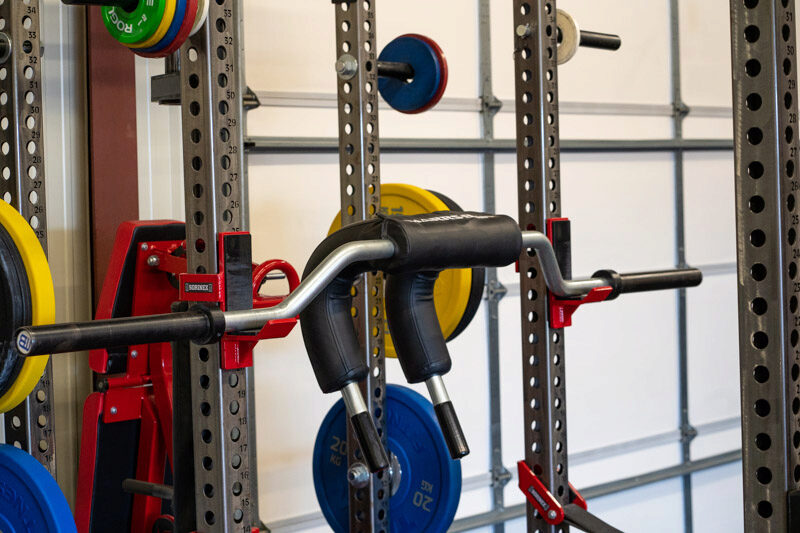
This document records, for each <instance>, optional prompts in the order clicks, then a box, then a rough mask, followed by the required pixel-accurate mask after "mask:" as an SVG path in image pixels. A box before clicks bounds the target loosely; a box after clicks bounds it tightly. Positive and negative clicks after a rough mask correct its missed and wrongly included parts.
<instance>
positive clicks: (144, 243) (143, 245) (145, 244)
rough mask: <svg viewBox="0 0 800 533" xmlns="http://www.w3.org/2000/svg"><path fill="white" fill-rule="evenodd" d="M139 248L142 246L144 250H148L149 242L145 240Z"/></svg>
mask: <svg viewBox="0 0 800 533" xmlns="http://www.w3.org/2000/svg"><path fill="white" fill-rule="evenodd" d="M139 248H141V249H142V250H143V251H147V248H148V246H147V243H146V242H143V243H142V244H141V245H140V246H139Z"/></svg>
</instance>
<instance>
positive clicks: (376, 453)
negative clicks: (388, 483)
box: [350, 411, 389, 473]
mask: <svg viewBox="0 0 800 533" xmlns="http://www.w3.org/2000/svg"><path fill="white" fill-rule="evenodd" d="M350 423H351V424H352V425H353V430H354V431H355V434H356V437H357V438H358V444H359V446H360V447H361V453H363V454H364V462H365V463H366V464H367V468H369V471H370V472H372V473H375V472H380V471H381V470H385V469H386V468H388V467H389V456H388V455H387V454H386V450H385V449H384V447H383V444H382V443H381V438H380V436H379V435H378V429H377V428H376V427H375V421H374V420H373V419H372V415H370V414H369V412H368V411H363V412H361V413H358V414H356V415H353V416H351V417H350Z"/></svg>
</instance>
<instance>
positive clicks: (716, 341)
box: [138, 0, 742, 533]
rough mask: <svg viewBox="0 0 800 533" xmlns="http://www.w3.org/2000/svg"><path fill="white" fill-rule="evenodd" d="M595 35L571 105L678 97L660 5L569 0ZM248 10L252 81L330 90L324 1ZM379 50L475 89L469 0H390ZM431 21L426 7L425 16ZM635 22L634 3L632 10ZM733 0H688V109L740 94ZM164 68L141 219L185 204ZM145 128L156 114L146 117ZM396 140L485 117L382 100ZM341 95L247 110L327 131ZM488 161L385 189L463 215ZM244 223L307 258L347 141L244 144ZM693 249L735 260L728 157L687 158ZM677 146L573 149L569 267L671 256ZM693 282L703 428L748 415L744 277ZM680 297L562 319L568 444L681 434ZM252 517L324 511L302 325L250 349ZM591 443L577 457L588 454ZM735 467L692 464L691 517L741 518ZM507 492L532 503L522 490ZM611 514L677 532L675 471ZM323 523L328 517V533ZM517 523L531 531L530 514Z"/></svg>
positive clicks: (464, 357)
mask: <svg viewBox="0 0 800 533" xmlns="http://www.w3.org/2000/svg"><path fill="white" fill-rule="evenodd" d="M559 6H560V7H561V8H562V9H566V10H568V11H570V12H571V13H572V14H573V16H575V18H576V19H577V20H578V21H579V23H580V24H581V25H582V26H583V27H585V28H586V29H596V30H598V31H608V32H614V33H619V34H620V35H622V37H623V42H624V44H623V47H622V49H621V50H620V51H619V52H618V53H615V54H611V53H605V52H598V51H584V50H581V51H580V52H579V54H578V56H577V57H576V58H575V59H574V60H573V61H572V62H570V63H569V64H567V65H565V66H563V67H562V68H561V69H560V70H559V76H560V91H561V101H562V102H567V101H572V102H575V101H578V102H596V103H609V102H613V103H638V104H657V105H668V104H669V103H670V57H669V22H668V15H669V11H668V2H667V1H666V0H658V1H656V0H635V1H630V0H627V1H625V0H608V1H605V2H595V1H591V0H572V1H568V0H563V1H562V2H560V3H559ZM245 7H246V10H247V11H246V27H245V32H246V47H247V74H248V77H247V79H248V83H249V85H250V86H251V87H252V88H253V89H254V90H256V91H284V92H312V93H327V94H332V93H334V92H335V77H334V73H333V72H332V65H333V60H334V59H335V52H334V33H333V30H334V23H333V12H332V8H331V6H330V4H329V3H328V4H326V3H325V2H321V3H319V4H317V3H314V5H313V6H312V5H311V3H308V2H294V3H292V2H262V1H254V0H250V1H247V2H245ZM378 7H379V9H378V42H379V46H382V45H383V44H385V43H386V42H388V41H389V40H390V39H391V38H393V37H394V36H396V35H398V34H401V33H406V32H409V31H413V32H417V33H423V34H427V35H429V36H430V37H432V38H434V39H435V40H437V41H438V42H439V43H440V44H441V46H442V47H443V49H444V50H445V53H446V54H447V57H448V61H449V64H450V85H449V87H448V90H447V93H446V95H445V96H446V97H467V98H476V97H477V95H478V72H477V64H478V43H477V2H475V1H472V2H466V1H464V0H440V1H439V2H435V3H433V2H427V1H425V0H408V1H403V2H387V1H384V2H380V4H379V6H378ZM419 13H425V16H416V14H419ZM620 14H624V16H620ZM492 17H493V42H492V47H493V61H494V67H493V68H494V84H495V93H496V94H497V95H498V96H499V97H501V98H502V99H505V100H508V99H513V94H514V88H513V61H512V33H511V32H512V31H513V24H512V22H511V6H510V2H508V1H499V0H498V1H496V2H492ZM728 20H729V15H728V2H727V1H726V0H684V1H682V2H681V25H682V32H681V45H682V56H681V60H682V62H683V69H682V75H683V91H684V95H685V96H684V98H685V99H686V101H687V103H688V104H689V105H690V106H692V105H714V106H720V105H722V106H725V105H728V106H729V105H730V100H731V97H730V93H731V90H730V67H729V64H730V52H729V36H728V33H729V29H728ZM153 65H154V64H153V63H152V62H151V63H146V62H144V61H141V62H140V63H138V69H139V70H138V73H139V82H140V83H139V86H140V91H139V92H140V95H141V96H140V102H139V110H140V118H141V120H140V122H139V125H140V128H139V135H140V140H141V141H142V147H141V148H140V172H141V182H140V183H141V192H140V205H141V214H142V216H143V217H148V218H165V217H170V218H183V216H184V214H183V211H182V207H181V199H180V196H181V185H180V180H181V170H180V164H179V161H180V159H179V155H176V154H179V153H180V149H181V148H180V129H179V124H178V122H177V121H178V119H179V117H178V116H177V114H176V113H175V111H174V110H172V111H167V110H165V109H163V108H161V109H159V108H157V107H156V106H153V105H151V104H147V103H146V96H147V94H146V93H147V86H148V82H147V75H148V74H151V72H149V71H148V69H149V68H160V66H157V67H154V66H153ZM144 124H148V127H147V128H145V127H144ZM513 125H514V117H513V114H511V113H508V112H503V113H500V114H499V115H498V117H497V133H496V136H497V137H498V138H511V137H513V136H514V126H513ZM380 127H381V134H382V135H383V136H386V137H401V136H405V137H415V136H417V137H437V136H438V137H476V136H478V135H479V120H478V117H477V115H476V114H474V113H459V112H441V111H433V112H430V113H426V114H422V115H417V116H406V115H400V114H398V113H395V112H393V111H391V110H387V109H386V108H385V106H384V108H383V112H382V113H381V124H380ZM685 129H686V135H687V136H690V137H703V138H707V137H717V138H730V137H731V132H732V125H731V121H730V120H724V119H722V120H720V119H692V118H690V119H687V121H686V128H685ZM336 132H337V119H336V111H335V109H332V108H331V109H308V108H296V109H292V108H266V107H265V108H260V109H258V110H255V111H252V112H250V114H249V134H250V135H259V136H269V135H275V136H335V135H336ZM671 135H672V123H671V119H670V118H668V117H663V116H650V117H633V116H624V117H612V116H597V115H587V116H578V115H563V116H562V138H564V139H579V138H619V139H637V138H641V139H653V138H668V137H670V136H671ZM479 163H480V159H479V157H478V156H476V155H463V154H461V155H453V154H444V155H384V156H383V158H382V169H383V170H382V179H383V181H384V182H407V183H413V184H416V185H419V186H422V187H426V188H431V189H435V190H439V191H441V192H443V193H445V194H447V195H449V196H451V197H452V198H453V199H454V200H456V201H457V202H458V203H460V204H461V206H462V207H464V208H467V209H474V210H479V209H480V208H481V205H482V187H481V173H480V166H479ZM249 168H250V195H251V204H250V212H251V221H252V224H251V230H252V233H253V242H254V257H256V258H259V259H262V260H263V259H268V258H274V257H280V258H284V259H288V260H289V261H291V262H292V263H293V264H294V265H295V266H296V268H298V270H299V269H301V268H302V267H303V266H304V264H305V260H306V258H307V257H308V255H309V254H310V252H311V251H312V250H313V248H314V247H315V246H316V244H317V243H318V242H319V241H320V240H321V239H322V238H324V236H325V234H326V232H327V228H328V226H329V223H330V221H331V219H332V218H333V217H334V216H335V214H336V212H337V211H338V198H339V194H338V191H339V187H338V164H337V157H336V156H334V155H319V154H315V155H254V156H251V157H250V167H249ZM685 168H686V176H685V187H684V192H685V195H686V205H685V208H686V211H685V212H686V225H687V255H688V260H689V262H690V263H692V264H695V265H706V264H719V263H724V264H730V263H732V262H734V261H735V248H734V246H735V245H734V243H735V235H734V218H733V217H734V211H733V206H734V201H733V166H732V154H730V153H692V154H689V155H687V156H686V167H685ZM673 171H674V160H673V157H672V156H671V155H669V154H657V153H645V154H628V155H626V154H613V155H602V154H585V155H573V154H565V155H564V156H563V157H562V176H563V179H562V187H563V202H562V204H563V205H562V213H563V214H564V215H565V216H569V217H570V218H571V219H572V222H573V226H572V227H573V239H574V242H573V254H574V256H573V268H574V272H575V274H576V275H582V274H590V273H591V272H593V271H594V270H596V269H598V268H600V267H610V268H614V269H616V270H618V271H622V272H624V271H635V270H640V269H659V268H667V267H671V266H672V265H673V264H674V262H675V251H674V249H675V245H674V240H675V230H674V225H675V214H674V188H673ZM497 199H498V202H497V203H498V206H497V207H498V211H499V212H502V213H507V214H510V215H512V216H516V166H515V160H514V157H513V156H510V155H502V156H499V157H498V158H497ZM723 272H726V273H723V274H721V275H715V276H709V277H707V278H706V280H705V282H704V284H703V286H702V287H700V288H698V289H692V290H691V291H689V303H688V305H689V308H688V316H689V357H690V376H689V385H690V415H691V421H692V423H694V424H704V423H709V422H716V421H719V420H726V419H729V418H731V417H737V416H738V415H739V398H738V383H739V382H738V349H737V341H736V338H737V337H736V320H737V319H736V303H735V302H736V293H735V287H736V278H735V274H734V271H733V270H732V269H730V268H729V269H728V270H727V271H725V270H724V269H723ZM500 277H501V280H502V281H503V282H504V283H506V284H507V285H508V286H509V287H510V288H511V291H510V294H509V296H508V297H507V298H506V299H505V300H504V301H503V302H502V304H501V309H500V313H501V354H502V355H501V357H502V361H501V363H502V367H501V371H502V384H503V396H502V408H503V436H504V449H503V455H504V461H505V463H506V465H513V464H514V463H515V462H516V460H517V459H519V458H521V457H523V451H522V448H523V438H522V414H521V413H522V409H521V402H522V400H521V387H520V378H519V366H520V353H519V312H518V309H519V302H518V290H517V291H516V292H515V291H514V288H515V284H516V283H517V275H516V274H515V273H514V271H513V268H507V269H503V270H502V271H501V274H500ZM676 305H677V303H676V295H675V294H673V293H654V294H643V295H630V296H626V297H623V298H621V299H619V300H617V301H615V302H611V303H606V304H602V305H594V306H587V307H585V308H582V309H581V310H580V311H579V312H578V313H577V315H576V317H575V325H574V326H573V327H572V328H571V329H569V330H568V331H567V342H566V343H567V346H568V347H569V350H568V357H567V358H566V361H567V363H566V364H567V367H568V372H567V378H568V380H567V381H568V383H569V387H568V391H569V392H568V402H567V405H568V406H569V407H568V412H569V435H570V439H569V450H570V452H571V454H572V455H573V456H575V454H581V452H586V451H589V450H593V449H596V448H598V447H602V446H607V445H613V444H617V443H624V442H626V441H629V440H633V439H640V438H646V437H650V436H653V435H659V434H662V433H665V432H671V431H674V430H675V429H676V427H677V423H678V420H679V413H678V363H677V343H676V332H677V321H676ZM484 317H485V314H484V312H483V311H481V312H479V313H478V316H477V317H476V319H475V320H474V322H473V323H472V325H471V326H470V327H469V328H468V329H467V331H466V332H465V333H463V334H462V335H461V336H460V337H459V338H458V339H456V340H455V341H454V342H452V343H450V345H449V347H450V350H451V353H452V355H453V358H454V370H453V371H452V372H451V374H449V375H448V377H447V383H448V386H449V388H450V393H451V396H452V397H453V400H454V402H455V403H456V406H457V408H458V409H459V411H460V412H462V413H470V416H468V417H467V416H464V417H463V419H462V422H463V423H464V426H465V427H464V429H465V431H466V433H467V435H468V437H469V439H470V445H471V448H472V454H471V455H470V456H469V457H468V458H466V459H465V460H463V461H462V466H463V473H464V477H465V478H469V477H471V476H475V475H480V474H484V473H485V472H486V471H488V468H489V460H488V457H489V451H488V392H487V386H486V377H485V374H486V353H485V318H484ZM387 374H388V376H389V380H390V381H393V382H402V374H401V371H400V369H399V367H398V365H397V363H396V361H389V362H387ZM256 383H257V404H258V406H259V410H258V444H259V449H258V452H259V482H260V487H259V488H260V491H259V496H260V506H261V518H262V519H263V520H264V521H265V522H267V523H269V522H271V521H275V520H278V519H283V518H288V517H292V516H296V515H299V514H305V513H311V512H315V511H317V510H318V507H317V503H316V499H315V496H314V490H313V485H312V475H311V451H312V448H313V444H314V438H315V436H316V431H317V428H318V425H319V423H320V421H321V420H322V418H323V416H324V414H325V412H326V411H327V409H328V408H329V407H330V405H332V403H333V402H334V401H336V400H337V398H336V397H334V396H333V395H330V396H323V395H322V394H320V392H319V390H318V388H317V385H316V382H315V380H314V378H313V374H312V372H311V369H310V366H309V364H308V361H307V357H306V355H305V352H304V350H303V345H302V340H301V336H300V333H299V331H296V332H294V333H293V334H292V335H290V336H289V338H287V339H284V340H276V341H269V342H263V343H261V344H260V345H259V347H258V350H257V357H256ZM739 438H740V437H739V431H738V428H733V429H731V430H729V431H727V432H723V433H717V434H714V435H712V436H709V437H700V438H698V439H697V441H695V444H694V446H693V458H694V459H698V458H702V457H705V456H708V455H713V454H716V453H720V452H723V451H727V450H732V449H736V448H738V447H739V445H740V442H739ZM584 457H585V456H584ZM679 460H680V448H679V446H678V444H677V442H674V443H672V444H666V445H661V446H659V447H655V448H650V449H645V450H642V451H638V452H636V453H627V454H623V455H618V456H615V457H613V458H610V459H604V460H594V461H590V460H580V461H578V460H576V461H574V464H573V465H572V467H571V469H570V472H571V478H572V480H573V483H574V484H575V485H576V486H578V487H581V486H584V487H585V486H589V485H594V484H598V483H603V482H606V481H611V480H615V479H619V478H623V477H627V476H632V475H635V474H639V473H643V472H646V471H649V470H653V469H657V468H661V467H667V466H672V465H674V464H676V463H677V462H678V461H679ZM740 478H741V474H740V465H739V464H733V465H730V466H726V467H721V468H717V469H714V470H710V471H707V472H703V473H700V474H697V475H695V476H693V480H694V485H695V492H694V509H695V528H696V529H697V530H698V531H719V532H726V533H727V532H732V531H741V530H742V520H741V513H740V512H739V511H738V509H740V508H741V487H740V483H741V480H740ZM489 496H490V495H489V491H488V489H480V490H473V491H471V492H469V493H465V494H464V495H463V496H462V500H461V502H462V503H461V507H460V510H459V515H458V516H459V517H461V516H466V515H469V514H473V513H476V512H481V511H487V510H489V509H490V499H489ZM506 498H507V502H508V504H515V503H520V502H522V501H523V499H522V495H521V493H520V492H519V491H518V489H517V488H516V486H515V484H510V485H509V486H508V488H507V490H506ZM590 505H591V508H592V509H593V510H594V511H595V512H597V513H598V514H599V515H600V516H602V517H604V518H607V519H608V520H610V521H612V523H614V524H615V525H616V526H617V527H619V528H620V529H623V530H625V531H633V532H636V531H641V532H648V533H650V532H658V531H664V532H674V531H680V530H681V529H682V528H683V519H682V497H681V484H680V481H679V480H670V481H666V482H663V483H658V484H654V485H650V486H647V487H644V488H641V489H637V490H631V491H628V492H625V493H623V494H618V495H613V496H608V497H605V498H600V499H597V500H595V501H591V502H590ZM326 530H327V527H320V528H318V531H326ZM508 531H524V524H523V522H522V521H521V520H517V521H513V522H511V523H510V525H509V529H508Z"/></svg>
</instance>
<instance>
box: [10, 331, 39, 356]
mask: <svg viewBox="0 0 800 533" xmlns="http://www.w3.org/2000/svg"><path fill="white" fill-rule="evenodd" d="M14 346H15V347H16V349H17V352H19V353H20V355H22V356H29V355H34V354H33V351H34V349H35V348H36V343H35V342H34V340H33V335H32V334H31V331H30V330H29V329H28V328H19V329H18V330H17V332H16V333H15V334H14Z"/></svg>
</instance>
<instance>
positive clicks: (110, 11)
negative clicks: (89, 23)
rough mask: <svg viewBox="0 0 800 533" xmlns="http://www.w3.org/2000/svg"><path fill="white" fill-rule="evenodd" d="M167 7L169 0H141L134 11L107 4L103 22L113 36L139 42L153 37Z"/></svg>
mask: <svg viewBox="0 0 800 533" xmlns="http://www.w3.org/2000/svg"><path fill="white" fill-rule="evenodd" d="M173 3H174V0H173ZM166 7H167V0H139V3H138V4H137V6H136V9H134V10H133V11H126V10H125V9H123V8H121V7H116V6H115V7H108V6H105V7H103V22H104V23H105V25H106V28H107V29H108V31H109V33H110V34H111V36H112V37H114V39H116V40H117V41H119V42H120V43H122V44H126V45H131V44H139V43H142V42H144V41H146V40H147V39H151V38H152V37H153V36H154V35H155V34H156V32H157V31H158V30H159V27H161V25H162V23H163V19H164V12H165V11H166Z"/></svg>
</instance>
